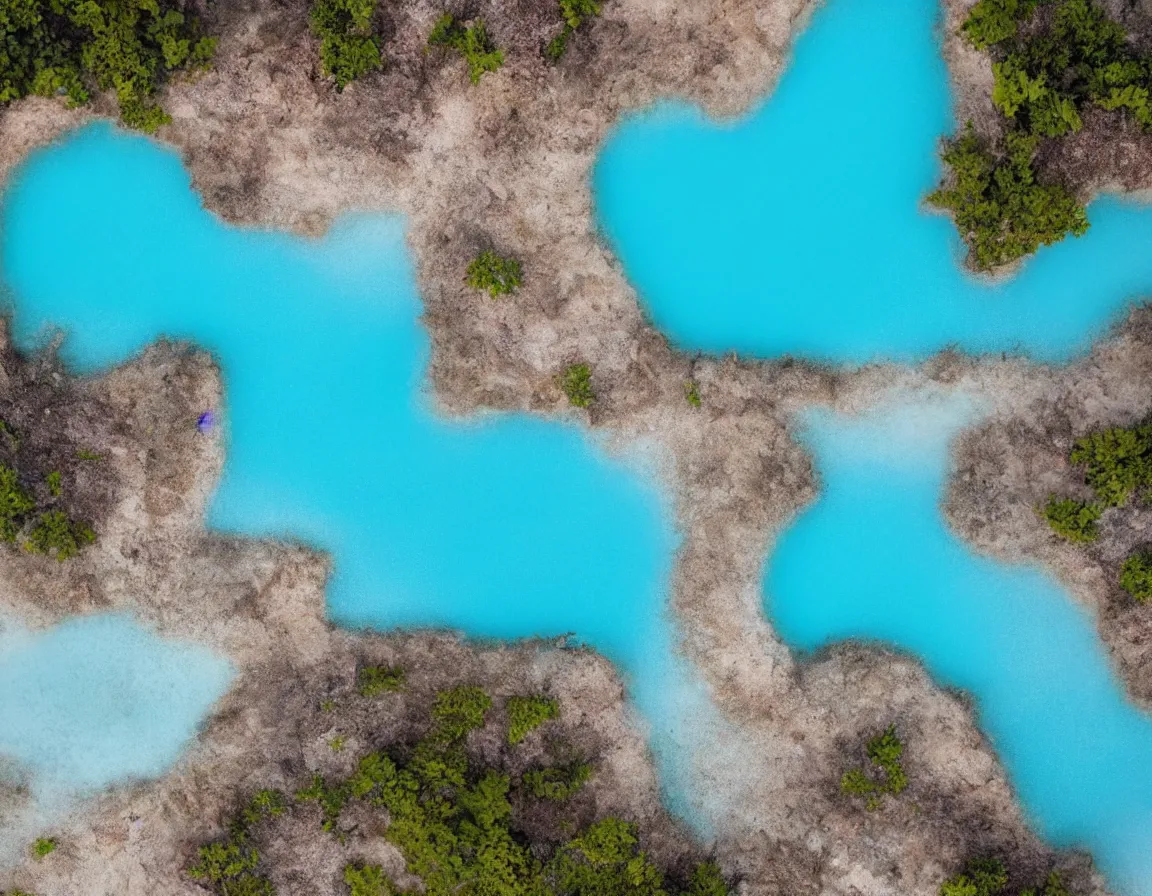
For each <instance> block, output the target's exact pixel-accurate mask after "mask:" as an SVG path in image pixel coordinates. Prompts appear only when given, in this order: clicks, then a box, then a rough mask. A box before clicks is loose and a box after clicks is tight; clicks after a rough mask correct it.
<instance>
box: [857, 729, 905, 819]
mask: <svg viewBox="0 0 1152 896" xmlns="http://www.w3.org/2000/svg"><path fill="white" fill-rule="evenodd" d="M867 752H868V758H869V759H870V760H871V761H872V764H873V765H874V766H875V767H876V769H877V770H878V771H879V772H881V773H882V774H883V780H882V781H878V780H875V779H873V778H871V777H869V776H868V774H867V773H866V772H865V771H864V769H862V768H854V769H851V770H849V771H847V772H845V773H844V776H843V777H842V778H841V779H840V792H841V793H843V794H844V795H845V796H855V797H864V798H865V799H866V801H867V803H866V806H867V808H868V810H869V811H871V810H874V809H878V808H879V807H880V804H881V797H882V796H884V794H891V795H892V796H896V795H898V794H900V793H903V791H904V790H905V788H906V787H907V786H908V776H907V774H906V773H905V771H904V765H903V762H902V761H901V760H902V758H903V756H904V744H903V743H902V742H901V741H900V738H899V737H897V736H896V726H895V725H889V726H888V728H887V729H885V730H884V731H883V732H882V733H880V734H877V735H876V736H875V737H873V738H872V739H871V740H870V741H868V746H867Z"/></svg>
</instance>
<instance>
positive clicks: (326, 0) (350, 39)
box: [310, 0, 384, 91]
mask: <svg viewBox="0 0 1152 896" xmlns="http://www.w3.org/2000/svg"><path fill="white" fill-rule="evenodd" d="M375 15H376V0H316V2H315V3H313V4H312V13H311V16H310V21H311V25H312V33H313V34H315V35H316V37H318V38H319V39H320V70H321V71H322V72H323V73H324V76H325V77H329V78H332V79H333V80H335V82H336V90H337V91H340V90H343V89H344V88H345V87H347V86H348V85H349V84H351V83H352V82H353V81H355V80H356V79H357V78H362V77H364V76H365V75H366V74H368V73H369V72H373V71H376V70H377V69H379V68H381V67H383V65H384V59H383V57H382V56H381V54H380V41H379V39H378V38H377V37H376V35H375V34H374V29H373V23H372V20H373V18H374V17H375Z"/></svg>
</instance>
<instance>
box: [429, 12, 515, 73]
mask: <svg viewBox="0 0 1152 896" xmlns="http://www.w3.org/2000/svg"><path fill="white" fill-rule="evenodd" d="M428 46H430V47H447V48H448V49H451V50H455V51H456V52H458V53H459V54H460V55H461V56H463V57H464V61H465V62H467V63H468V76H469V77H470V78H471V79H472V83H473V84H478V83H479V82H480V78H481V77H482V76H483V75H484V74H485V72H494V71H496V69H498V68H500V66H502V65H503V64H504V53H503V52H502V51H500V50H498V49H496V46H495V45H494V44H493V43H492V38H490V37H489V36H488V28H487V26H486V25H485V24H484V20H483V19H476V20H474V21H473V22H472V24H470V25H467V26H465V24H464V23H463V22H461V21H459V20H457V18H456V17H455V16H454V15H452V13H449V12H446V13H444V15H442V16H441V17H440V18H439V20H438V21H437V22H436V25H435V26H434V27H433V29H432V33H431V34H430V35H429V36H428Z"/></svg>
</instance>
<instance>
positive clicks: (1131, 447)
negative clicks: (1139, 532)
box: [1069, 426, 1152, 507]
mask: <svg viewBox="0 0 1152 896" xmlns="http://www.w3.org/2000/svg"><path fill="white" fill-rule="evenodd" d="M1069 459H1070V460H1071V461H1072V463H1074V464H1076V465H1077V466H1079V467H1083V468H1084V482H1085V483H1086V484H1087V485H1090V486H1091V487H1092V489H1093V490H1094V491H1095V492H1096V500H1097V501H1098V502H1099V503H1100V504H1102V505H1103V506H1105V507H1119V506H1121V505H1123V504H1127V503H1128V499H1129V498H1130V497H1131V496H1132V494H1133V493H1134V492H1136V491H1138V490H1140V489H1144V488H1148V487H1149V486H1152V426H1134V427H1131V428H1128V429H1124V428H1122V427H1118V426H1117V427H1112V428H1111V429H1101V430H1097V431H1096V432H1090V433H1088V435H1086V436H1083V437H1082V438H1080V439H1077V440H1076V444H1075V445H1074V446H1073V448H1072V454H1071V455H1070V458H1069Z"/></svg>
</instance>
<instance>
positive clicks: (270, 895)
mask: <svg viewBox="0 0 1152 896" xmlns="http://www.w3.org/2000/svg"><path fill="white" fill-rule="evenodd" d="M283 811H284V801H283V796H282V794H281V793H280V792H279V791H278V790H260V791H258V792H257V793H256V794H255V795H254V796H253V797H252V799H251V800H249V801H248V803H247V804H246V805H245V806H243V807H242V808H241V810H240V811H239V813H237V815H236V817H235V818H234V819H232V821H231V822H229V823H228V825H227V828H228V835H227V837H225V838H224V839H223V840H217V841H214V842H212V843H209V844H207V845H206V846H201V847H200V849H199V859H200V860H199V861H198V862H197V863H196V864H194V865H192V866H191V867H190V868H189V869H188V874H189V876H191V877H192V878H193V879H195V880H198V881H200V882H202V883H204V884H205V885H206V886H207V887H208V888H209V889H210V890H211V891H212V892H213V893H216V894H217V896H276V888H275V887H274V886H273V885H272V882H271V881H270V880H269V879H268V878H267V877H265V876H264V875H262V874H260V873H259V870H258V869H259V866H260V853H259V851H257V849H256V848H255V847H254V846H252V845H251V844H250V843H249V836H250V834H251V831H252V828H253V827H255V826H256V825H257V824H259V823H260V822H261V821H263V820H264V819H266V818H270V817H272V816H276V815H280V814H281V813H282V812H283Z"/></svg>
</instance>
